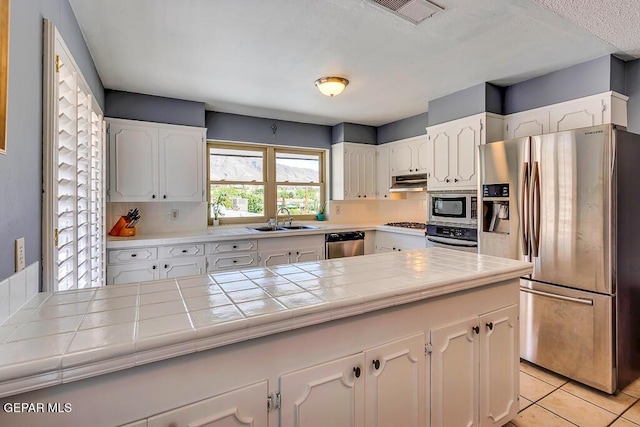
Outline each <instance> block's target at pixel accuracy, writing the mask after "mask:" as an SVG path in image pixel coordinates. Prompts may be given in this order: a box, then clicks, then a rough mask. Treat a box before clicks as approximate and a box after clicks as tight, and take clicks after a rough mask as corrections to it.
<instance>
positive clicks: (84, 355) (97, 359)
mask: <svg viewBox="0 0 640 427" xmlns="http://www.w3.org/2000/svg"><path fill="white" fill-rule="evenodd" d="M135 353H136V344H135V342H134V341H133V340H131V341H127V342H119V343H116V344H112V345H109V346H103V347H96V348H92V349H88V350H80V351H76V352H73V353H66V354H63V355H62V370H63V371H64V370H67V369H73V368H77V367H78V366H80V365H92V364H94V363H103V362H105V361H109V360H110V359H116V358H121V357H126V356H134V355H135Z"/></svg>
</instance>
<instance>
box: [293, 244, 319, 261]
mask: <svg viewBox="0 0 640 427" xmlns="http://www.w3.org/2000/svg"><path fill="white" fill-rule="evenodd" d="M321 259H324V256H323V250H322V248H321V247H320V248H303V249H296V250H294V251H291V257H290V259H289V261H290V262H309V261H318V260H321Z"/></svg>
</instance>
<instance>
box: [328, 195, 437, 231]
mask: <svg viewBox="0 0 640 427" xmlns="http://www.w3.org/2000/svg"><path fill="white" fill-rule="evenodd" d="M328 219H329V221H331V222H334V223H343V224H346V223H354V222H361V223H380V224H383V223H386V222H398V221H413V222H426V221H427V195H426V193H417V194H410V195H408V196H407V198H406V199H400V200H366V201H360V200H332V201H330V202H329V205H328Z"/></svg>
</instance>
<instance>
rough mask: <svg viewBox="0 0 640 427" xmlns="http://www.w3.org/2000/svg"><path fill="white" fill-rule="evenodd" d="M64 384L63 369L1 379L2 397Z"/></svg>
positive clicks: (0, 393)
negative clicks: (6, 379) (7, 379)
mask: <svg viewBox="0 0 640 427" xmlns="http://www.w3.org/2000/svg"><path fill="white" fill-rule="evenodd" d="M59 384H62V371H61V370H59V369H56V370H54V371H49V372H43V373H40V374H37V375H31V376H28V377H22V378H14V379H12V380H10V381H0V398H5V397H8V396H13V395H16V394H20V393H26V392H28V391H33V390H38V389H41V388H45V387H51V386H55V385H59Z"/></svg>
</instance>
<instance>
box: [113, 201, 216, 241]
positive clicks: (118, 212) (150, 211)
mask: <svg viewBox="0 0 640 427" xmlns="http://www.w3.org/2000/svg"><path fill="white" fill-rule="evenodd" d="M134 208H137V209H138V210H139V211H140V222H138V224H137V225H136V234H145V233H156V232H160V231H162V232H175V231H197V230H206V229H207V203H206V202H200V203H198V202H195V203H194V202H183V203H179V202H161V203H151V202H147V203H145V202H135V203H133V202H132V203H124V202H118V203H116V202H113V203H107V223H106V226H105V228H106V230H107V233H108V232H109V230H111V227H113V225H114V224H115V223H116V221H117V220H118V218H120V216H122V215H126V214H127V212H129V210H130V209H134ZM173 210H177V211H178V218H177V219H173V218H172V215H171V212H172V211H173Z"/></svg>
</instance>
